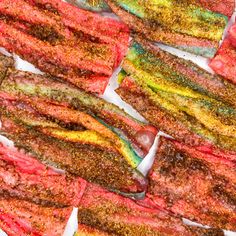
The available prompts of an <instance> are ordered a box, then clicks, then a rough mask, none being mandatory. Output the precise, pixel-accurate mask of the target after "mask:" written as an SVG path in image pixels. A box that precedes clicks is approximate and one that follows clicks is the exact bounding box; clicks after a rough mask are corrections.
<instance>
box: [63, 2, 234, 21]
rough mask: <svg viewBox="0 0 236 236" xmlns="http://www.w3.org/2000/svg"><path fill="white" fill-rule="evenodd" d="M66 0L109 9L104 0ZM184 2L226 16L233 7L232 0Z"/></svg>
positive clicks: (103, 9) (88, 6) (76, 3)
mask: <svg viewBox="0 0 236 236" xmlns="http://www.w3.org/2000/svg"><path fill="white" fill-rule="evenodd" d="M67 2H69V3H71V4H75V5H77V6H79V7H83V8H85V9H89V10H93V11H109V7H108V6H107V4H106V3H105V2H106V0H104V1H103V0H67ZM119 2H120V3H122V2H125V1H122V0H121V1H119ZM185 2H186V3H189V4H195V5H198V6H202V7H204V8H206V9H208V10H210V11H213V12H218V13H221V14H223V15H226V16H228V17H231V16H232V14H233V12H234V9H235V2H234V0H223V1H222V0H217V1H215V0H189V1H185Z"/></svg>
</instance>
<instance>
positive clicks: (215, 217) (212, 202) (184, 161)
mask: <svg viewBox="0 0 236 236" xmlns="http://www.w3.org/2000/svg"><path fill="white" fill-rule="evenodd" d="M149 178H150V185H149V188H148V196H149V197H150V198H151V199H152V200H153V201H154V202H155V203H156V204H158V205H160V206H161V207H163V208H165V209H168V210H169V211H171V212H173V213H175V214H177V215H180V216H182V217H185V218H187V219H191V220H193V221H197V222H198V223H202V224H204V225H209V226H212V227H216V228H223V229H228V230H233V231H235V229H236V228H235V220H236V214H235V209H236V195H235V186H236V185H235V183H236V171H235V164H232V163H230V162H227V160H224V159H223V158H222V159H218V158H216V157H215V156H214V155H211V154H208V155H206V154H205V153H202V152H200V151H197V150H195V149H193V148H191V147H189V146H186V145H184V144H181V143H179V142H177V141H174V140H172V139H167V138H165V137H162V138H161V141H160V145H159V148H158V152H157V154H156V159H155V163H154V166H153V167H152V171H151V173H150V176H149Z"/></svg>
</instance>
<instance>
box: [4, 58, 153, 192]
mask: <svg viewBox="0 0 236 236" xmlns="http://www.w3.org/2000/svg"><path fill="white" fill-rule="evenodd" d="M1 59H2V63H1V64H2V68H1V69H2V73H1V74H2V75H4V78H2V84H1V86H0V112H1V120H2V127H1V130H0V132H1V134H4V135H5V136H6V137H8V138H10V139H12V140H13V141H14V142H15V144H16V145H18V146H19V147H22V148H24V149H25V150H29V151H31V152H32V153H34V154H35V155H36V156H37V157H38V159H40V160H42V161H44V162H47V163H48V164H54V165H55V166H56V167H59V168H62V169H65V170H67V171H68V172H70V173H72V174H76V175H78V176H80V177H82V178H84V179H86V180H88V181H91V182H95V183H97V184H100V185H102V186H104V187H106V188H109V189H112V190H114V191H118V192H120V191H121V192H125V193H127V194H129V193H134V194H137V193H142V192H143V191H144V190H145V186H146V181H145V178H144V176H143V175H142V174H141V173H140V172H139V171H138V170H137V169H136V168H137V167H138V165H139V164H140V162H141V160H142V157H144V156H145V155H146V153H147V152H148V151H149V149H150V147H151V146H152V144H153V141H154V139H155V136H156V134H157V130H156V129H155V128H154V127H152V126H149V125H146V124H143V123H141V122H139V121H137V120H135V119H134V118H132V117H130V116H129V115H128V114H126V113H125V112H124V111H122V110H121V109H119V108H118V107H117V106H115V105H113V104H111V103H108V102H106V101H104V100H102V99H100V98H98V97H96V96H93V95H91V94H88V93H86V92H83V91H81V90H79V89H75V88H74V87H71V86H69V85H66V84H64V83H61V82H60V81H54V80H51V79H50V78H49V77H46V76H39V75H35V74H31V73H26V72H22V71H17V70H14V68H11V67H10V68H6V66H7V65H9V64H12V59H11V58H6V57H5V56H2V58H1ZM143 140H146V142H145V143H144V142H143ZM88 157H89V158H88ZM121 173H122V174H121Z"/></svg>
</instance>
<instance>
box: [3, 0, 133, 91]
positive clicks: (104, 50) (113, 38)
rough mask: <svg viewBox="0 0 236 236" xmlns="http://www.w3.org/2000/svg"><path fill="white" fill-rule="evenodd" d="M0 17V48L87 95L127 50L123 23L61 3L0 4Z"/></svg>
mask: <svg viewBox="0 0 236 236" xmlns="http://www.w3.org/2000/svg"><path fill="white" fill-rule="evenodd" d="M22 9H24V10H23V11H22ZM0 14H1V15H2V18H1V20H0V45H1V46H2V47H5V48H6V49H7V50H9V51H11V52H14V53H17V54H18V55H20V56H21V57H22V58H23V59H25V60H27V61H29V62H31V63H32V64H34V65H35V66H36V67H38V68H39V69H41V70H42V71H44V72H47V73H49V74H51V75H52V76H56V77H58V78H61V79H63V80H66V81H68V82H70V83H72V84H74V85H76V86H78V87H80V88H82V89H84V90H87V91H90V92H96V93H103V92H104V90H105V88H106V86H107V83H108V80H109V78H110V76H111V75H112V73H113V71H114V69H115V68H116V67H117V66H118V64H119V62H120V61H121V60H122V58H123V56H124V54H125V52H126V50H127V47H128V40H129V30H128V28H127V27H126V26H125V25H124V24H122V23H120V22H118V21H115V20H113V19H109V18H103V17H101V16H99V15H96V14H95V13H90V12H88V11H85V10H82V9H79V8H76V7H74V6H72V5H70V4H68V3H65V2H62V1H61V0H51V1H47V0H41V1H27V0H20V1H18V0H14V1H9V0H4V1H1V3H0ZM118 39H119V40H118ZM39 58H40V60H39Z"/></svg>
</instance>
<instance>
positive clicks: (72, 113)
mask: <svg viewBox="0 0 236 236" xmlns="http://www.w3.org/2000/svg"><path fill="white" fill-rule="evenodd" d="M5 59H6V60H9V58H6V57H3V58H2V60H3V61H4V60H5ZM0 61H1V60H0ZM2 70H3V71H4V70H5V69H4V66H3V67H2ZM0 91H1V92H3V93H5V94H2V96H3V98H4V96H5V97H6V95H7V94H8V95H9V96H10V97H14V98H12V99H13V100H14V99H15V100H20V101H22V102H24V103H28V104H29V105H30V106H31V107H33V108H34V109H35V110H36V111H38V112H39V113H40V114H42V115H44V116H49V117H51V118H53V119H54V120H55V121H56V120H57V121H58V122H63V123H64V125H68V126H69V125H70V124H73V125H74V126H80V127H84V128H86V129H87V130H91V132H93V133H94V132H96V134H97V137H98V135H99V136H100V139H101V138H103V140H104V141H106V143H107V142H109V141H110V146H113V149H114V148H115V149H117V151H118V152H120V153H122V155H125V156H126V158H127V160H128V161H129V162H130V164H131V165H133V166H137V165H138V164H139V162H140V157H144V156H145V155H146V154H147V153H148V151H149V149H150V147H151V146H152V144H153V142H154V139H155V136H156V134H157V130H156V129H155V128H154V127H152V126H149V125H146V124H144V123H141V122H139V121H137V120H135V119H134V118H132V117H131V116H129V115H128V114H127V113H125V112H124V111H123V110H122V109H120V108H119V107H117V106H115V105H114V104H111V103H108V102H106V101H105V100H103V99H100V98H98V97H96V96H93V95H91V94H88V93H86V92H84V91H82V90H79V89H76V88H74V87H72V86H69V85H68V84H65V83H63V82H59V81H54V80H52V79H50V78H48V77H46V76H40V75H35V74H32V73H27V72H23V71H11V73H8V75H7V76H6V77H5V78H4V80H3V82H2V84H1V87H0ZM96 134H95V135H96ZM96 140H97V139H95V141H96ZM83 141H85V140H83ZM90 141H91V139H90ZM129 146H132V148H131V147H129ZM132 149H134V150H135V151H132ZM135 152H136V153H137V154H135Z"/></svg>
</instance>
